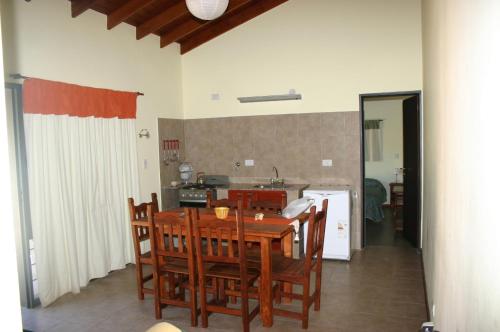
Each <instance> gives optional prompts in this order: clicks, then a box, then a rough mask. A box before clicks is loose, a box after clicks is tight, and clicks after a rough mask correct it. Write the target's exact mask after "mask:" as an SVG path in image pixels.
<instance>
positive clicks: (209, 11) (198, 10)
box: [186, 0, 229, 21]
mask: <svg viewBox="0 0 500 332" xmlns="http://www.w3.org/2000/svg"><path fill="white" fill-rule="evenodd" d="M228 3H229V0H186V5H187V7H188V9H189V11H190V12H191V14H193V15H194V16H196V17H197V18H199V19H202V20H205V21H208V20H214V19H216V18H217V17H219V16H221V15H222V14H224V12H225V11H226V9H227V5H228Z"/></svg>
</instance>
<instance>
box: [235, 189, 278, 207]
mask: <svg viewBox="0 0 500 332" xmlns="http://www.w3.org/2000/svg"><path fill="white" fill-rule="evenodd" d="M282 194H285V205H286V191H274V190H229V191H228V199H229V200H231V201H237V200H238V199H243V208H247V207H248V201H249V200H250V199H252V201H270V202H275V203H278V204H281V203H282V202H281V200H282Z"/></svg>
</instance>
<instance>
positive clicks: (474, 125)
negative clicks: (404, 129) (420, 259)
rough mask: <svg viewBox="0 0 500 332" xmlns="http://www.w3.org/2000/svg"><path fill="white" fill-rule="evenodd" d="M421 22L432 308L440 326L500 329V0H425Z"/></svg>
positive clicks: (425, 242) (425, 238)
mask: <svg viewBox="0 0 500 332" xmlns="http://www.w3.org/2000/svg"><path fill="white" fill-rule="evenodd" d="M423 27H424V29H423V41H424V44H423V47H424V78H425V79H424V94H425V98H424V109H425V117H424V119H425V123H424V124H425V131H424V144H425V165H424V167H425V172H424V174H425V177H424V210H423V211H424V228H423V254H424V266H425V273H426V281H427V290H428V299H429V305H430V307H431V309H432V306H433V305H435V315H433V316H434V317H433V319H434V320H435V322H436V329H437V330H439V331H478V332H480V331H484V332H487V331H499V330H500V315H499V313H500V283H499V276H500V265H499V262H500V241H499V234H500V222H499V217H498V208H497V206H498V198H499V194H498V188H499V187H500V178H499V177H498V175H497V168H498V165H499V161H500V160H499V159H500V158H499V155H498V144H499V142H500V131H499V130H498V123H499V122H500V116H499V112H498V102H497V98H496V96H497V95H498V91H497V90H498V77H499V74H500V62H499V60H498V59H500V2H499V1H493V0H491V1H489V0H477V1H469V0H455V1H432V0H424V1H423ZM431 312H432V310H431Z"/></svg>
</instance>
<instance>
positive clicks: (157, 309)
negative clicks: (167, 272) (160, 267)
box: [153, 272, 163, 319]
mask: <svg viewBox="0 0 500 332" xmlns="http://www.w3.org/2000/svg"><path fill="white" fill-rule="evenodd" d="M162 280H163V278H162V277H160V275H159V274H158V273H157V272H153V282H154V292H155V317H156V319H161V302H160V299H161V293H162V292H161V288H162V287H163V286H162V282H161V281H162Z"/></svg>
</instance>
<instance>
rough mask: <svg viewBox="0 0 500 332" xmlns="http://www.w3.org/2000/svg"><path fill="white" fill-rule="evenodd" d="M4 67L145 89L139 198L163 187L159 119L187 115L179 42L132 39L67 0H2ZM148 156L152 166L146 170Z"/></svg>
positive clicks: (127, 29) (124, 29)
mask: <svg viewBox="0 0 500 332" xmlns="http://www.w3.org/2000/svg"><path fill="white" fill-rule="evenodd" d="M2 7H3V8H2V9H3V13H2V14H3V18H5V22H3V23H4V25H3V28H4V40H5V45H4V47H5V51H6V52H5V53H6V54H5V58H6V59H5V65H6V73H21V74H23V75H27V76H32V77H38V78H44V79H50V80H56V81H62V82H68V83H76V84H82V85H87V86H93V87H100V88H110V89H116V90H125V91H141V92H144V94H145V95H144V96H142V97H138V99H137V100H138V102H137V106H138V112H137V130H139V129H141V128H147V129H148V130H149V131H150V133H151V135H152V136H151V138H150V139H146V138H142V139H139V138H138V139H137V151H138V160H139V169H140V185H141V195H142V199H143V200H146V199H150V193H151V192H153V191H154V192H159V191H160V175H159V174H160V172H159V166H158V165H159V160H158V145H157V144H158V131H157V130H158V125H157V118H158V117H170V118H182V98H181V84H180V81H181V59H180V55H179V48H178V46H176V45H172V46H170V47H167V48H165V49H160V48H159V46H158V43H159V41H158V37H153V36H149V37H147V38H144V39H143V40H140V41H137V40H136V39H135V30H134V29H133V28H132V27H131V26H129V25H127V24H121V25H119V26H117V27H116V28H114V29H113V30H111V31H107V30H106V16H104V15H102V14H99V13H97V12H95V11H92V10H89V11H87V12H85V13H84V14H82V15H81V16H79V17H78V18H76V19H73V18H71V14H70V13H71V11H70V2H69V1H53V0H51V1H31V2H25V1H18V0H2ZM144 160H147V164H148V167H147V169H144Z"/></svg>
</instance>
